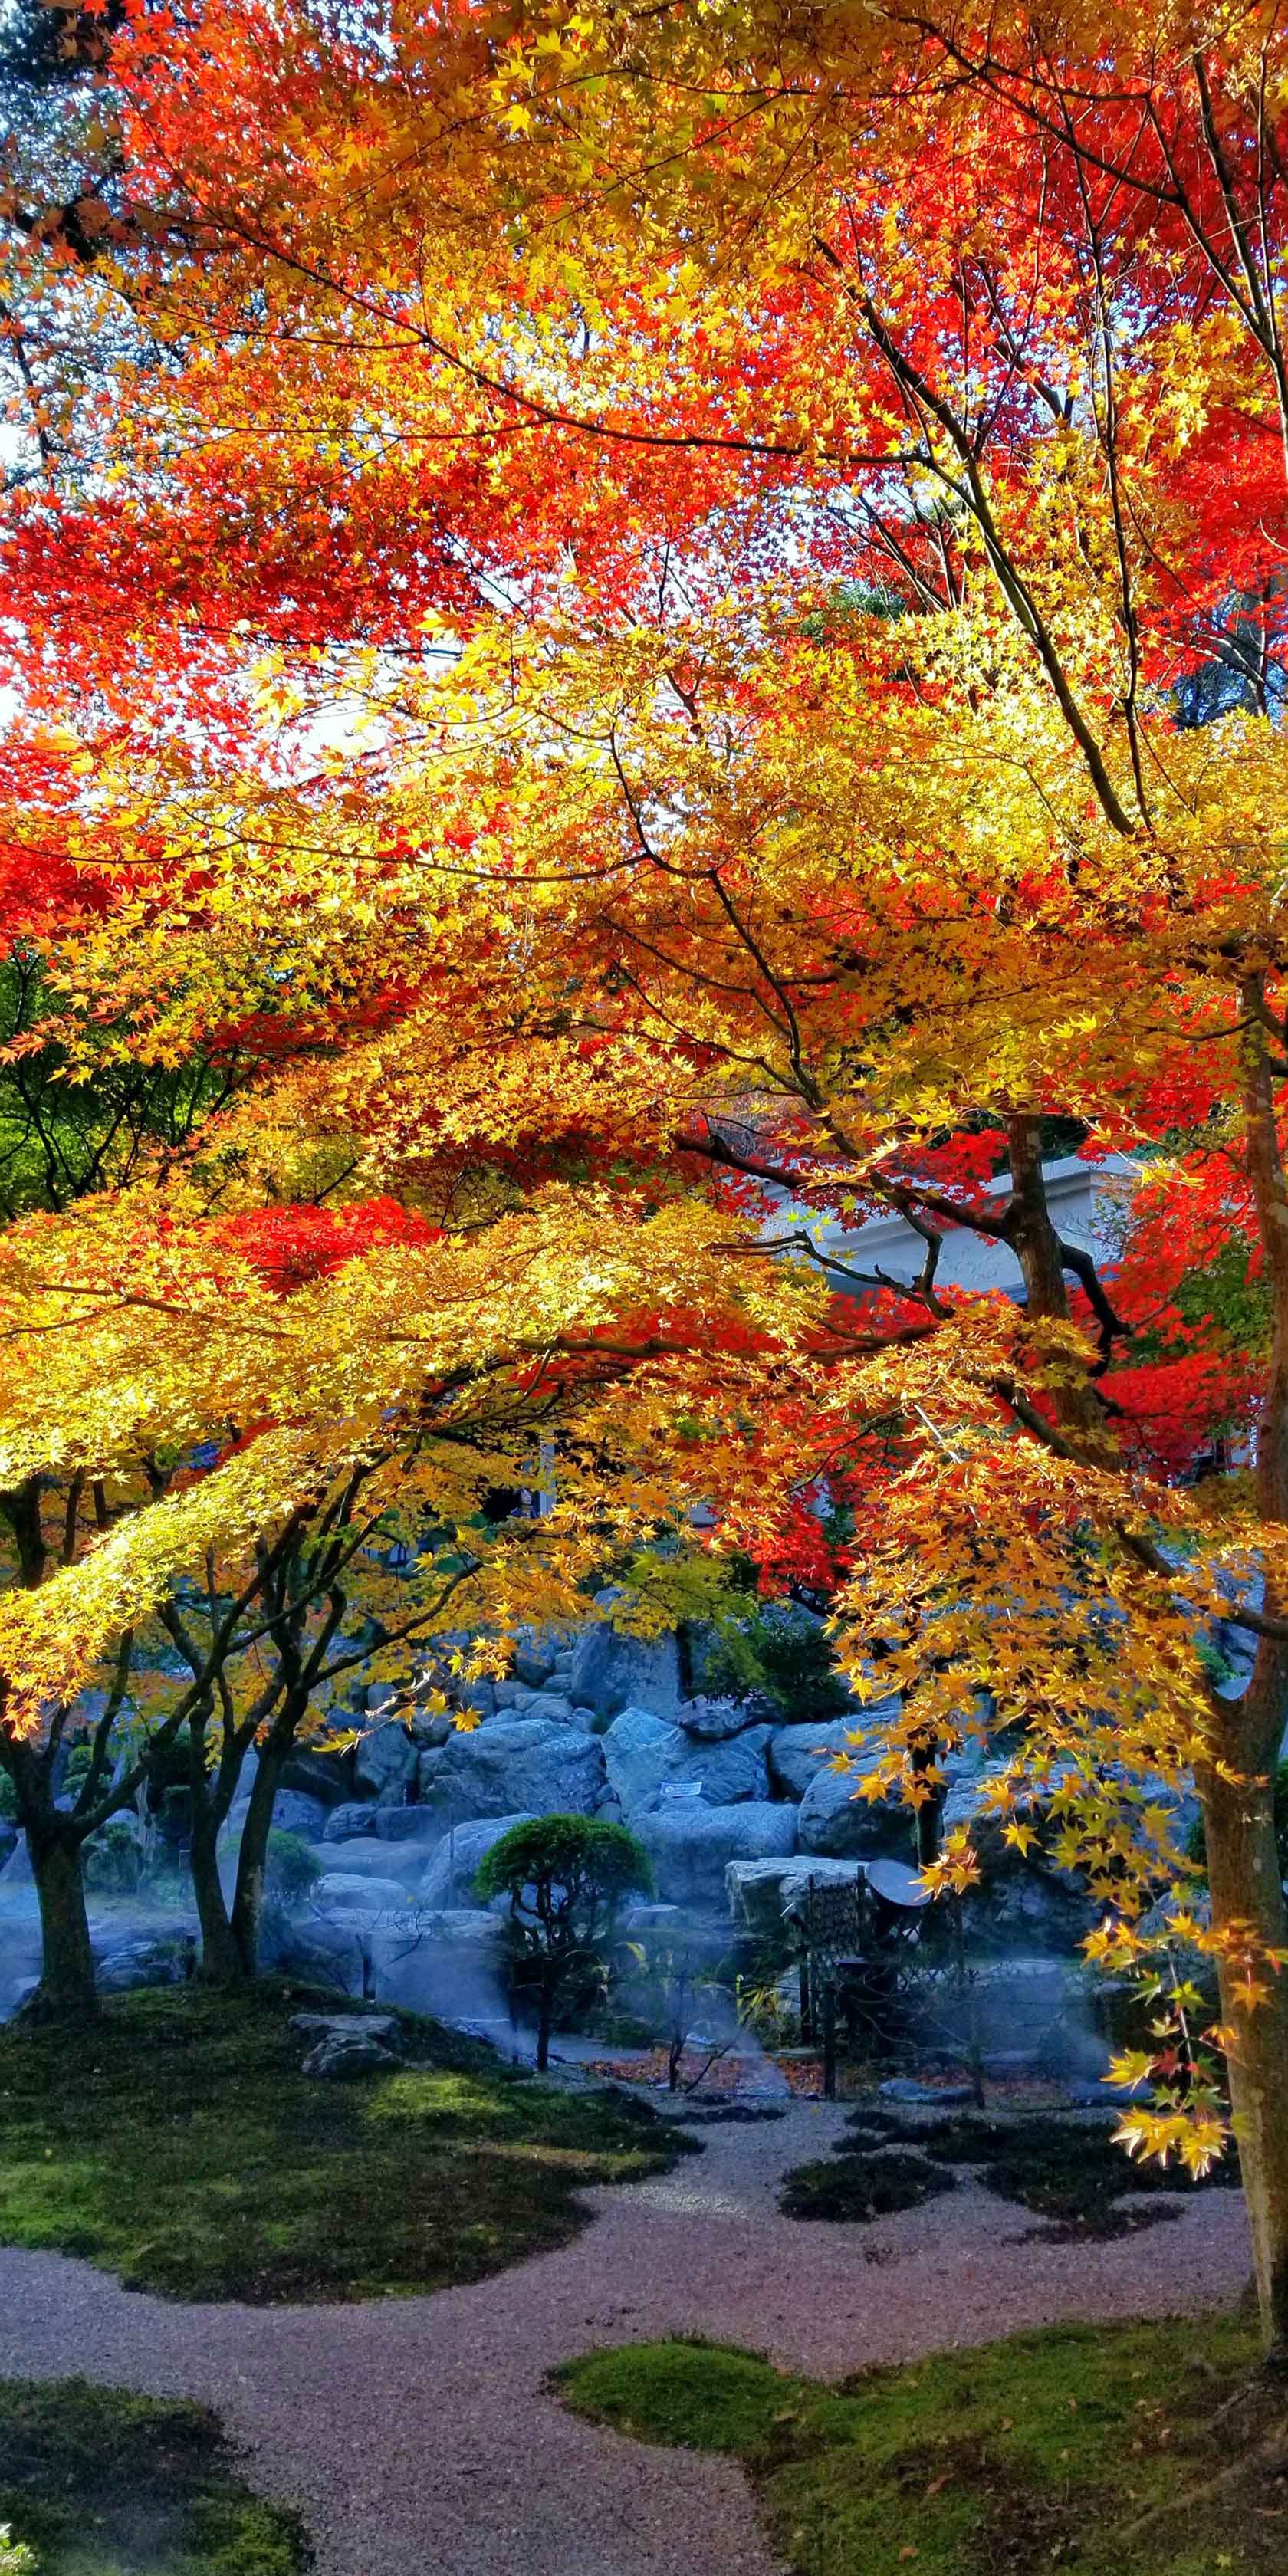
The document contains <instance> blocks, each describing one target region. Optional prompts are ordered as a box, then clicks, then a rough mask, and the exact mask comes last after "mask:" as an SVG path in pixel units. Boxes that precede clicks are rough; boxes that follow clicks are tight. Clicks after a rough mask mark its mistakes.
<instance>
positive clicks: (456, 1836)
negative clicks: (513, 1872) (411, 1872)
mask: <svg viewBox="0 0 1288 2576" xmlns="http://www.w3.org/2000/svg"><path fill="white" fill-rule="evenodd" d="M532 1822H533V1818H532V1817H531V1816H484V1817H480V1818H478V1819H477V1821H476V1822H475V1823H473V1824H469V1825H458V1826H457V1827H456V1829H455V1831H454V1832H453V1833H450V1834H447V1835H445V1836H444V1837H443V1839H442V1841H441V1842H440V1843H439V1845H438V1848H437V1850H436V1851H435V1853H434V1856H433V1858H432V1860H431V1861H430V1864H429V1867H428V1869H427V1870H426V1872H425V1875H424V1877H423V1878H422V1880H421V1882H420V1886H419V1888H418V1890H417V1894H416V1903H417V1907H418V1909H419V1910H420V1911H421V1912H433V1911H434V1910H435V1909H436V1908H441V1907H443V1906H461V1905H466V1906H467V1905H468V1904H469V1903H470V1900H471V1898H472V1897H473V1894H474V1874H475V1871H476V1870H477V1868H478V1865H479V1862H480V1861H481V1860H482V1858H483V1854H484V1852H489V1851H491V1849H492V1845H493V1843H499V1841H500V1839H501V1836H502V1834H508V1832H509V1830H510V1827H511V1825H530V1824H531V1823H532Z"/></svg>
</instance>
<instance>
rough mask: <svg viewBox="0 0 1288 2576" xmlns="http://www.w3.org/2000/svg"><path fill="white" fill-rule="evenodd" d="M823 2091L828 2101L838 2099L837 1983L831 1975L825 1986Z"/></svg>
mask: <svg viewBox="0 0 1288 2576" xmlns="http://www.w3.org/2000/svg"><path fill="white" fill-rule="evenodd" d="M823 2093H824V2098H825V2099H826V2100H827V2101H829V2102H834V2101H835V2100H836V1984H835V1981H834V1979H833V1978H831V1977H829V1978H828V1980H827V1983H826V1985H825V1986H824V1988H823Z"/></svg>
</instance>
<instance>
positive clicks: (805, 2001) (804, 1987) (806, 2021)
mask: <svg viewBox="0 0 1288 2576" xmlns="http://www.w3.org/2000/svg"><path fill="white" fill-rule="evenodd" d="M800 1984H801V2039H802V2041H803V2042H804V2044H805V2046H806V2047H807V2048H808V2046H809V2043H810V2041H811V2040H812V2038H813V2036H814V2024H813V2020H812V2017H811V2014H810V2007H809V1952H808V1950H802V1952H801V1959H800Z"/></svg>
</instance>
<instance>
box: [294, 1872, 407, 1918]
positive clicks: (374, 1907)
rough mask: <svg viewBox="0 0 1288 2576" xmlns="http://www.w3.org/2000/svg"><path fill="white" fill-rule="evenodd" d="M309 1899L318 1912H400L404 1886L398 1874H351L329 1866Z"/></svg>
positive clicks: (404, 1904)
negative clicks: (387, 1876)
mask: <svg viewBox="0 0 1288 2576" xmlns="http://www.w3.org/2000/svg"><path fill="white" fill-rule="evenodd" d="M311 1901H312V1903H313V1905H314V1906H315V1907H316V1908H317V1911H318V1912H319V1913H320V1914H383V1913H387V1912H393V1913H395V1914H399V1913H403V1912H405V1910H406V1906H407V1890H406V1888H405V1886H404V1885H403V1882H402V1880H401V1879H400V1878H370V1877H365V1878H350V1877H348V1876H347V1875H346V1874H345V1873H343V1872H342V1871H340V1870H330V1871H328V1873H327V1875H326V1877H325V1878H320V1879H319V1880H318V1883H317V1885H316V1887H315V1888H314V1889H313V1892H312V1900H311Z"/></svg>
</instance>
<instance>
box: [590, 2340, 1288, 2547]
mask: <svg viewBox="0 0 1288 2576" xmlns="http://www.w3.org/2000/svg"><path fill="white" fill-rule="evenodd" d="M1254 2359H1255V2345H1254V2338H1253V2335H1252V2333H1251V2330H1250V2329H1249V2328H1248V2327H1247V2326H1245V2325H1244V2324H1243V2323H1242V2322H1240V2321H1239V2320H1236V2319H1232V2318H1224V2317H1221V2318H1214V2319H1206V2320H1204V2321H1202V2323H1201V2325H1197V2326H1196V2323H1195V2321H1194V2320H1193V2319H1187V2320H1185V2321H1183V2322H1180V2323H1178V2322H1175V2321H1172V2322H1167V2323H1163V2324H1151V2325H1125V2326H1116V2327H1093V2326H1061V2327H1056V2328H1052V2329H1050V2330H1048V2331H1046V2332H1043V2333H1030V2334H1021V2335H1013V2336H1011V2337H1009V2338H1008V2339H1007V2340H1006V2341H1005V2342H1002V2343H996V2344H990V2345H986V2346H984V2347H982V2348H980V2349H976V2350H971V2351H967V2352H951V2353H940V2354H937V2355H934V2356H933V2357H932V2358H930V2359H928V2360H926V2361H923V2362H919V2363H917V2364H915V2365H913V2366H911V2367H908V2368H903V2369H886V2370H873V2371H869V2372H864V2373H862V2374H860V2375H859V2376H858V2377H857V2378H855V2379H852V2380H849V2381H846V2382H844V2383H842V2384H841V2385H840V2386H838V2387H835V2388H830V2387H825V2386H823V2385H821V2384H820V2383H818V2382H817V2381H813V2380H809V2379H803V2378H799V2377H796V2376H794V2375H792V2374H790V2373H786V2372H783V2371H780V2370H778V2369H776V2368H775V2367H774V2366H773V2365H772V2364H771V2363H769V2362H767V2361H764V2360H760V2359H758V2358H756V2357H755V2356H754V2355H753V2354H750V2353H746V2352H737V2351H732V2350H730V2349H728V2348H726V2347H724V2346H720V2345H713V2344H702V2343H689V2342H667V2343H652V2344H633V2345H628V2346H626V2347H624V2348H623V2349H620V2350H617V2351H612V2352H600V2353H591V2354H588V2355H587V2356H586V2357H585V2358H583V2359H581V2360H577V2361H574V2362H570V2363H567V2364H566V2365H565V2366H564V2367H563V2368H562V2369H561V2370H560V2371H559V2372H558V2373H556V2377H555V2384H556V2386H557V2388H558V2389H559V2391H560V2393H561V2394H562V2397H563V2399H564V2401H565V2403H566V2404H568V2405H569V2406H571V2407H572V2408H574V2410H575V2411H576V2412H577V2413H578V2414H581V2415H585V2416H587V2417H589V2419H590V2420H591V2421H592V2422H595V2423H601V2424H608V2425H611V2426H612V2427H613V2428H614V2429H615V2430H616V2431H618V2432H621V2433H625V2434H628V2435H633V2436H634V2437H635V2438H636V2439H637V2440H640V2441H647V2442H654V2443H666V2444H673V2445H683V2446H686V2447H689V2448H692V2449H697V2450H710V2451H721V2452H725V2453H727V2454H731V2455H732V2456H734V2457H736V2458H738V2459H740V2460H741V2461H743V2462H744V2464H745V2466H746V2468H747V2469H748V2472H749V2474H750V2476H751V2478H752V2481H753V2484H754V2486H755V2488H756V2490H757V2494H758V2497H759V2500H760V2503H761V2505H762V2508H763V2511H764V2515H765V2519H766V2522H767V2525H768V2532H769V2538H770V2543H771V2546H772V2547H773V2548H774V2549H775V2550H776V2551H777V2552H778V2553H779V2554H780V2555H781V2557H782V2558H783V2560H784V2562H785V2563H786V2565H787V2566H789V2567H790V2568H791V2570H792V2571H793V2576H904V2570H905V2569H909V2568H910V2569H911V2570H912V2571H913V2576H1034V2571H1035V2570H1037V2569H1039V2568H1057V2569H1058V2568H1060V2567H1063V2566H1073V2565H1075V2564H1076V2566H1077V2568H1078V2570H1079V2576H1224V2571H1226V2570H1230V2571H1233V2572H1234V2576H1271V2571H1274V2576H1283V2570H1284V2568H1285V2566H1286V2565H1288V2478H1285V2476H1284V2474H1283V2470H1284V2461H1285V2453H1284V2450H1283V2447H1282V2445H1280V2446H1279V2448H1278V2451H1277V2453H1276V2450H1275V2448H1274V2446H1273V2445H1272V2446H1271V2448H1270V2450H1269V2451H1268V2452H1267V2451H1266V2449H1265V2448H1264V2433H1265V2425H1264V2422H1263V2421H1257V2422H1252V2421H1250V2420H1248V2419H1247V2417H1246V2416H1243V2415H1241V2413H1240V2398H1239V2392H1240V2391H1241V2390H1243V2389H1245V2388H1246V2387H1248V2385H1249V2379H1248V2374H1249V2372H1250V2369H1251V2366H1252V2364H1253V2362H1254ZM1252 2386H1253V2389H1254V2392H1255V2383H1252ZM1250 2403H1251V2404H1252V2406H1253V2410H1254V2414H1255V2411H1256V2409H1257V2407H1258V2406H1260V2404H1261V2400H1260V2398H1259V2397H1257V2396H1256V2395H1255V2393H1254V2396H1253V2398H1252V2399H1251V2400H1250Z"/></svg>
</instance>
